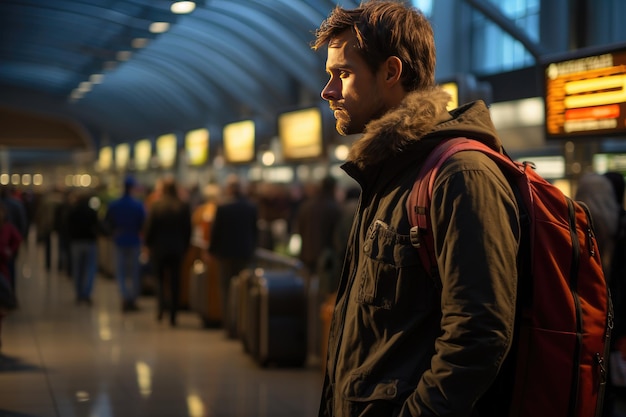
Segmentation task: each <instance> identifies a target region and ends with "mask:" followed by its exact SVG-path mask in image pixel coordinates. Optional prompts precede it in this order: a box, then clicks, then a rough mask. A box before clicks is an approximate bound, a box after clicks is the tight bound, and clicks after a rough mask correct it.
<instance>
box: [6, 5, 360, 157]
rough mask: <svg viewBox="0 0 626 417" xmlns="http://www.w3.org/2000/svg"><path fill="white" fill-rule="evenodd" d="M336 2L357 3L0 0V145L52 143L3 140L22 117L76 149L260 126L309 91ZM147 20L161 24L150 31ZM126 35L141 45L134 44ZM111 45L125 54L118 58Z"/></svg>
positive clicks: (312, 96) (316, 85) (315, 84)
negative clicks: (321, 31) (54, 124)
mask: <svg viewBox="0 0 626 417" xmlns="http://www.w3.org/2000/svg"><path fill="white" fill-rule="evenodd" d="M338 2H339V3H340V4H341V5H342V6H344V7H355V6H357V4H358V1H349V0H339V1H338V0H202V1H199V2H196V3H197V4H196V9H195V10H194V11H193V12H191V13H190V14H186V15H176V14H174V13H172V12H171V11H170V6H171V4H172V3H173V2H172V1H169V0H2V1H1V2H0V34H1V38H2V41H1V43H0V117H1V119H2V120H5V122H6V123H9V124H10V123H11V122H12V121H15V122H18V123H19V124H18V123H14V124H15V126H13V127H12V129H7V130H5V129H0V145H4V146H5V147H6V146H9V147H11V148H16V147H17V148H19V147H20V144H23V147H25V148H35V147H39V148H40V147H41V146H42V145H45V144H49V145H50V147H51V148H55V147H57V141H58V137H56V136H55V135H50V137H49V142H46V141H45V139H46V138H45V136H46V129H40V130H39V133H38V134H34V136H37V135H39V137H36V139H37V140H33V141H30V142H29V141H28V140H27V137H26V136H25V135H24V134H22V136H14V137H9V136H11V135H12V133H11V132H14V133H13V135H17V133H15V132H18V131H19V130H20V126H21V125H23V124H24V123H28V122H27V121H26V122H25V121H24V117H27V115H29V114H30V115H32V117H33V118H34V119H36V120H41V118H44V119H46V120H48V119H49V118H54V119H56V120H57V121H58V123H59V124H61V125H63V126H74V127H75V130H74V133H75V135H76V137H77V138H79V139H80V140H82V143H84V146H85V148H86V149H89V148H92V149H93V148H95V147H97V146H99V144H100V143H101V142H102V140H106V141H108V142H109V143H118V142H125V141H134V140H138V139H142V138H144V137H154V136H158V135H160V134H163V133H170V132H182V131H185V130H189V129H195V128H199V127H209V128H210V129H211V128H219V127H221V126H223V125H224V124H225V123H228V122H231V121H234V120H237V119H240V118H244V117H246V118H255V119H259V120H266V121H268V123H269V121H271V120H273V118H274V117H275V114H276V113H277V112H278V111H280V110H282V109H285V108H288V107H294V106H296V105H298V104H300V103H302V102H303V100H304V101H306V100H309V101H314V102H315V100H317V98H318V97H319V91H320V89H321V88H322V86H323V83H324V81H325V75H324V69H323V65H324V61H323V60H324V57H323V56H321V55H320V54H319V53H316V52H314V51H312V50H311V49H310V47H309V45H310V42H311V41H312V40H313V32H314V30H315V28H316V27H317V26H318V25H319V23H320V22H321V21H322V20H323V19H324V18H325V17H326V16H327V15H328V14H329V12H330V11H331V10H332V8H333V7H334V6H335V5H336V4H337V3H338ZM153 22H168V23H170V29H169V30H168V31H167V32H165V33H162V34H157V35H155V34H152V33H151V32H150V31H149V27H150V24H151V23H153ZM135 39H147V40H148V43H147V46H145V47H143V48H134V47H133V40H135ZM121 51H130V52H132V56H131V57H130V58H129V59H128V60H126V61H120V60H119V59H118V53H119V52H121ZM93 74H103V79H102V82H101V83H99V84H95V83H93V84H91V87H92V89H91V91H88V92H86V93H84V94H83V95H82V97H80V98H76V99H72V98H71V97H72V93H73V92H74V91H75V89H76V88H77V87H78V86H79V85H80V84H81V83H83V82H87V81H89V80H90V77H91V76H92V75H93ZM11 112H13V113H15V112H19V114H20V117H19V118H15V117H11V114H13V113H11ZM40 125H42V126H43V125H44V124H41V123H40ZM2 130H5V131H4V132H2ZM31 136H32V135H31ZM55 137H56V139H55ZM103 138H104V139H103ZM32 139H35V138H32Z"/></svg>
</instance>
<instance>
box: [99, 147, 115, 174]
mask: <svg viewBox="0 0 626 417" xmlns="http://www.w3.org/2000/svg"><path fill="white" fill-rule="evenodd" d="M112 163H113V148H111V147H110V146H104V147H103V148H101V149H100V155H99V156H98V166H99V167H100V169H102V170H107V169H110V168H111V164H112Z"/></svg>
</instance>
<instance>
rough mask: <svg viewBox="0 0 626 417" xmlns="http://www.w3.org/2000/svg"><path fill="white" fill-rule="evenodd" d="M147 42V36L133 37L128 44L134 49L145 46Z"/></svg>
mask: <svg viewBox="0 0 626 417" xmlns="http://www.w3.org/2000/svg"><path fill="white" fill-rule="evenodd" d="M147 44H148V39H147V38H135V39H133V41H132V42H131V44H130V45H131V46H132V47H133V48H135V49H141V48H145V47H146V45H147Z"/></svg>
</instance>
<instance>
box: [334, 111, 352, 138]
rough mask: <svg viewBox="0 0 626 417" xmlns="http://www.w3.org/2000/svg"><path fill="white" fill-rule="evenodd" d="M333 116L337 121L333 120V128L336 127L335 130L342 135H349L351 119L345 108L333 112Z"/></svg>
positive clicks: (350, 132)
mask: <svg viewBox="0 0 626 417" xmlns="http://www.w3.org/2000/svg"><path fill="white" fill-rule="evenodd" d="M335 117H336V119H337V121H336V122H335V129H337V132H338V133H339V134H340V135H342V136H348V135H351V134H352V133H355V132H352V125H351V123H352V119H351V118H350V115H349V114H348V113H347V112H346V111H345V110H340V111H338V112H335Z"/></svg>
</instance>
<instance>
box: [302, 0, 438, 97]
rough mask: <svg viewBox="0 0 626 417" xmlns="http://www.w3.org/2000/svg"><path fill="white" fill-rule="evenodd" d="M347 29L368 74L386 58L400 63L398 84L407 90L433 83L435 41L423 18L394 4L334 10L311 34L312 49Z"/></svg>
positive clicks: (410, 9) (374, 1)
mask: <svg viewBox="0 0 626 417" xmlns="http://www.w3.org/2000/svg"><path fill="white" fill-rule="evenodd" d="M348 29H351V30H352V32H353V33H354V35H355V36H356V39H357V43H358V44H357V46H358V50H359V53H360V54H361V56H362V57H363V58H364V59H365V62H367V64H368V66H369V67H370V69H371V70H372V72H376V71H377V70H378V68H379V67H380V65H381V64H382V63H383V62H384V61H385V60H386V59H387V58H389V57H390V56H396V57H398V58H399V59H400V60H401V61H402V64H403V65H402V66H403V69H402V85H403V86H404V88H405V89H406V90H407V91H413V90H418V89H424V88H427V87H431V86H433V85H434V84H435V61H436V58H435V41H434V36H433V30H432V27H431V26H430V23H429V22H428V20H427V19H426V16H424V14H423V13H422V12H421V11H419V10H418V9H416V8H415V7H409V6H406V5H405V4H403V3H401V2H397V1H377V0H372V1H367V2H364V3H362V4H361V5H360V6H359V7H358V8H356V9H352V10H347V9H344V8H342V7H339V6H337V7H335V9H333V11H332V12H331V14H330V15H329V16H328V18H327V19H326V20H324V21H323V22H322V24H321V25H320V27H319V28H318V29H317V31H316V32H315V41H314V42H313V44H312V48H313V49H314V50H317V49H319V48H320V47H322V46H323V45H326V44H328V43H329V42H330V41H331V40H332V39H333V38H335V37H336V36H338V35H339V34H340V33H342V32H344V31H345V30H348Z"/></svg>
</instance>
